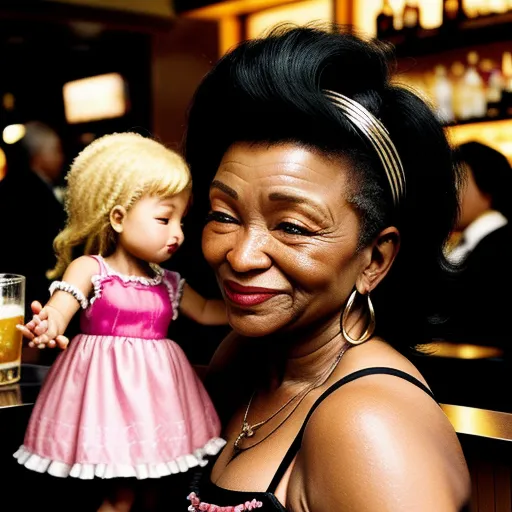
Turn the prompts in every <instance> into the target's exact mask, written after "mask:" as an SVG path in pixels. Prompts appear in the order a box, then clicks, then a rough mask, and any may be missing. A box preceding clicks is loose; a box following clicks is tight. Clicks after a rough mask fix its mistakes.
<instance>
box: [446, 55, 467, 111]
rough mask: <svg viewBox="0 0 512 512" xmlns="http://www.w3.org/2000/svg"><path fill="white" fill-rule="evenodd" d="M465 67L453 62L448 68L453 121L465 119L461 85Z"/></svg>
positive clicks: (460, 63) (458, 62)
mask: <svg viewBox="0 0 512 512" xmlns="http://www.w3.org/2000/svg"><path fill="white" fill-rule="evenodd" d="M464 71H465V67H464V64H463V63H462V62H460V61H455V62H454V63H453V64H452V65H451V67H450V75H451V81H452V86H453V102H452V103H453V114H454V116H455V119H456V120H458V121H462V120H464V119H465V117H466V112H465V108H464V104H463V100H464V94H463V89H464V87H463V83H462V79H463V76H464Z"/></svg>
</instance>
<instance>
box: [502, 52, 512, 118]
mask: <svg viewBox="0 0 512 512" xmlns="http://www.w3.org/2000/svg"><path fill="white" fill-rule="evenodd" d="M501 73H502V75H503V91H502V93H501V109H500V110H501V115H503V116H507V117H508V116H512V53H510V52H504V53H503V57H502V62H501Z"/></svg>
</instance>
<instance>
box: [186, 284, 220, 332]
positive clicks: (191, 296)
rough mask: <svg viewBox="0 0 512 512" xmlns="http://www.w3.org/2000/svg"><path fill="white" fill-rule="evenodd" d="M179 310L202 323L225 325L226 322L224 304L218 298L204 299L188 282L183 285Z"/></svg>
mask: <svg viewBox="0 0 512 512" xmlns="http://www.w3.org/2000/svg"><path fill="white" fill-rule="evenodd" d="M179 307H180V312H181V313H183V314H184V315H186V316H188V317H189V318H191V319H192V320H194V321H195V322H197V323H199V324H203V325H225V324H227V323H228V319H227V315H226V306H225V304H224V301H223V300H220V299H205V298H204V297H202V296H201V295H199V293H197V292H196V291H195V290H194V289H192V288H191V287H190V286H189V285H188V284H186V283H185V285H184V286H183V293H182V296H181V302H180V306H179Z"/></svg>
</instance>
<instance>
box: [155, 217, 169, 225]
mask: <svg viewBox="0 0 512 512" xmlns="http://www.w3.org/2000/svg"><path fill="white" fill-rule="evenodd" d="M156 220H157V221H158V222H160V224H169V219H167V218H165V217H159V218H158V219H156Z"/></svg>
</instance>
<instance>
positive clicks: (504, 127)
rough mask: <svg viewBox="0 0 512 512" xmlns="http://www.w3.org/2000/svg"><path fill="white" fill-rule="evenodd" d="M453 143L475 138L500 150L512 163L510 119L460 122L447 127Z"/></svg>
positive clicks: (511, 126)
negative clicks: (470, 122)
mask: <svg viewBox="0 0 512 512" xmlns="http://www.w3.org/2000/svg"><path fill="white" fill-rule="evenodd" d="M448 136H449V138H450V141H451V142H452V143H453V144H462V143H463V142H468V141H470V140H475V141H478V142H481V143H483V144H488V145H489V146H491V147H493V148H495V149H497V150H498V151H501V152H502V153H503V154H504V155H505V156H506V157H507V158H508V159H509V161H510V162H511V163H512V119H505V120H503V121H488V122H483V123H474V124H461V125H458V126H453V127H450V128H448Z"/></svg>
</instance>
